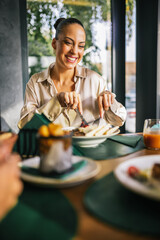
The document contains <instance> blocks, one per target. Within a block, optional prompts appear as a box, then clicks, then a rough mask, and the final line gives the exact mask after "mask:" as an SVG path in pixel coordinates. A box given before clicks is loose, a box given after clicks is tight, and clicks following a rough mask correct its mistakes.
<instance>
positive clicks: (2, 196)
mask: <svg viewBox="0 0 160 240" xmlns="http://www.w3.org/2000/svg"><path fill="white" fill-rule="evenodd" d="M19 161H20V156H19V155H18V154H11V155H10V156H8V157H7V159H5V160H4V161H2V162H1V163H0V219H2V217H4V216H5V215H6V214H7V212H8V211H9V210H10V209H11V208H12V207H14V206H15V205H16V203H17V199H18V196H19V195H20V193H21V192H22V190H23V184H22V182H21V180H20V169H19V167H18V162H19Z"/></svg>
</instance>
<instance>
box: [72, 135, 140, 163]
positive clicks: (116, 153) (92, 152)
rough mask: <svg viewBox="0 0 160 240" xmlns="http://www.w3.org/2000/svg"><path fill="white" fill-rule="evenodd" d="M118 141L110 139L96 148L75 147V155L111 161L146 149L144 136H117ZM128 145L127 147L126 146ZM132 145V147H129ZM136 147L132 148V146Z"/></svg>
mask: <svg viewBox="0 0 160 240" xmlns="http://www.w3.org/2000/svg"><path fill="white" fill-rule="evenodd" d="M117 137H118V139H113V137H112V138H110V139H109V138H108V139H107V140H106V141H105V142H103V143H101V144H99V145H98V146H97V147H95V148H82V147H78V146H73V154H74V155H78V156H85V157H89V158H92V159H95V160H103V159H111V158H116V157H122V156H124V155H127V154H130V153H133V152H136V151H139V150H141V149H143V148H144V143H143V137H142V136H117ZM126 143H127V145H126ZM129 143H130V146H128V145H129ZM133 145H134V146H135V147H132V146H133Z"/></svg>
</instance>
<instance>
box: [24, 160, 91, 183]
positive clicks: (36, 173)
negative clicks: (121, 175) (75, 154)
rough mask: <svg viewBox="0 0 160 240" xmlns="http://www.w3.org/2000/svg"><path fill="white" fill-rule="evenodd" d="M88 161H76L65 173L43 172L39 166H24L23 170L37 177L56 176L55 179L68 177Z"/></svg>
mask: <svg viewBox="0 0 160 240" xmlns="http://www.w3.org/2000/svg"><path fill="white" fill-rule="evenodd" d="M86 164H87V161H86V160H82V161H80V162H77V163H74V164H73V165H72V167H71V168H70V169H68V170H67V171H65V172H64V173H57V172H51V173H49V174H45V173H41V172H40V171H39V170H38V169H37V168H32V167H28V166H23V167H22V171H23V172H24V173H27V174H30V175H32V176H36V177H47V178H55V179H66V178H67V177H69V176H70V175H71V174H73V173H75V172H77V171H78V170H79V169H81V168H82V167H84V166H86Z"/></svg>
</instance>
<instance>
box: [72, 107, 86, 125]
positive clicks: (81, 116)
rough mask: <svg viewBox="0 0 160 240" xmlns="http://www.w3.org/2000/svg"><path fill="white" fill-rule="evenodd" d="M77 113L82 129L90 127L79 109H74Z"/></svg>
mask: <svg viewBox="0 0 160 240" xmlns="http://www.w3.org/2000/svg"><path fill="white" fill-rule="evenodd" d="M74 110H75V111H76V113H78V115H79V116H80V118H81V120H82V122H81V126H80V127H87V126H89V124H88V122H87V121H86V120H85V118H84V117H83V115H82V114H81V113H80V111H79V109H78V108H76V109H74Z"/></svg>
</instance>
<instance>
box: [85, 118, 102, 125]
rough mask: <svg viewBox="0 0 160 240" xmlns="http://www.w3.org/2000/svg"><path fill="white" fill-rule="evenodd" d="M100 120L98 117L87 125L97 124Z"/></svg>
mask: <svg viewBox="0 0 160 240" xmlns="http://www.w3.org/2000/svg"><path fill="white" fill-rule="evenodd" d="M100 119H101V117H99V118H97V119H95V120H92V121H90V122H88V124H91V123H92V124H94V123H97V122H98V121H99V120H100Z"/></svg>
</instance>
